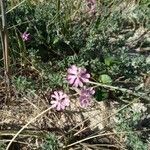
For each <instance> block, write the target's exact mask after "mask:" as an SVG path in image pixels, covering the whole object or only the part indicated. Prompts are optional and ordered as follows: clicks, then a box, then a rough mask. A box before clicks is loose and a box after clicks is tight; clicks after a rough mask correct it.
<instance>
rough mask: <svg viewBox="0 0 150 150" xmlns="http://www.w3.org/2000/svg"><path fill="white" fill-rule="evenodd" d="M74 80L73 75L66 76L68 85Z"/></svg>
mask: <svg viewBox="0 0 150 150" xmlns="http://www.w3.org/2000/svg"><path fill="white" fill-rule="evenodd" d="M75 80H76V77H75V76H73V75H69V76H68V82H69V84H73V83H74V81H75Z"/></svg>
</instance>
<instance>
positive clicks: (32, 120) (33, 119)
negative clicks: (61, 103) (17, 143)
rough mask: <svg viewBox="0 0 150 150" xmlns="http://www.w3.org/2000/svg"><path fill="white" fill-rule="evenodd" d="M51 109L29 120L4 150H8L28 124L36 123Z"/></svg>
mask: <svg viewBox="0 0 150 150" xmlns="http://www.w3.org/2000/svg"><path fill="white" fill-rule="evenodd" d="M51 108H52V107H49V108H47V109H46V110H44V111H42V112H41V113H39V114H38V115H37V116H35V117H34V118H32V119H31V120H29V122H28V123H27V124H25V125H24V126H23V127H22V128H21V129H20V130H19V131H18V132H17V133H16V134H15V135H14V137H13V138H12V139H11V141H10V142H9V144H8V145H7V147H6V150H9V148H10V146H11V144H12V143H13V141H14V140H15V139H16V138H17V136H18V135H19V134H20V133H21V132H22V131H23V130H24V129H25V128H27V126H28V125H29V124H31V123H32V122H34V121H36V119H38V118H39V117H41V116H42V115H44V114H45V113H47V112H48V111H49V110H51Z"/></svg>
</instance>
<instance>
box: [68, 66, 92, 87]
mask: <svg viewBox="0 0 150 150" xmlns="http://www.w3.org/2000/svg"><path fill="white" fill-rule="evenodd" d="M67 72H68V75H67V80H68V82H69V84H71V85H72V86H74V87H82V86H83V83H86V82H88V81H89V78H90V74H89V73H87V71H86V69H85V68H80V67H77V66H75V65H72V66H71V67H70V68H69V69H68V71H67Z"/></svg>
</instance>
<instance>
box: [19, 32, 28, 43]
mask: <svg viewBox="0 0 150 150" xmlns="http://www.w3.org/2000/svg"><path fill="white" fill-rule="evenodd" d="M21 37H22V40H23V41H29V39H30V33H27V32H24V33H23V34H22V36H21Z"/></svg>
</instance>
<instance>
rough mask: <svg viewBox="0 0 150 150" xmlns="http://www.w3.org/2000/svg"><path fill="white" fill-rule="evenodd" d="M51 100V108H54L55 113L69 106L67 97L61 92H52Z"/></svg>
mask: <svg viewBox="0 0 150 150" xmlns="http://www.w3.org/2000/svg"><path fill="white" fill-rule="evenodd" d="M51 98H52V101H51V104H52V107H53V108H56V110H57V111H60V110H64V109H65V107H67V106H69V104H70V100H69V97H68V96H67V94H65V93H63V92H62V91H54V93H53V94H52V95H51Z"/></svg>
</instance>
